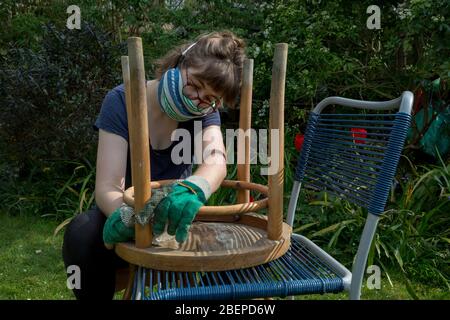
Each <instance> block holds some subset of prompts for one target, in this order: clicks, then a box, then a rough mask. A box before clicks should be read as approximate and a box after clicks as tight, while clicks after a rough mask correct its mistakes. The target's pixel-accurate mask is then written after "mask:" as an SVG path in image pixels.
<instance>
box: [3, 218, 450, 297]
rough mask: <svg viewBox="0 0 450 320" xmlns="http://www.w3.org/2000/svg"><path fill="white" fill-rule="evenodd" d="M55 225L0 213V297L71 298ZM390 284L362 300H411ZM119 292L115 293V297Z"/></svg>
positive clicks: (397, 278)
mask: <svg viewBox="0 0 450 320" xmlns="http://www.w3.org/2000/svg"><path fill="white" fill-rule="evenodd" d="M57 225H58V223H57V222H55V221H54V220H51V219H50V220H49V219H45V218H37V217H29V216H17V217H11V216H8V215H5V214H0V299H23V300H26V299H32V300H35V299H55V300H59V299H73V298H74V297H73V295H72V293H71V291H70V290H69V289H67V287H66V273H65V269H64V264H63V261H62V257H61V246H62V238H63V232H60V233H59V234H58V235H57V236H56V237H54V236H53V232H54V230H55V228H56V226H57ZM389 274H390V276H391V280H392V283H393V286H391V285H390V284H389V281H388V279H387V278H386V276H385V274H384V273H382V278H381V289H379V290H368V289H366V288H364V289H363V295H362V298H363V299H376V300H379V299H411V296H410V295H409V294H408V291H407V289H406V285H405V282H404V280H403V278H402V276H401V274H400V273H399V272H398V271H395V270H393V271H390V272H389ZM410 281H411V282H412V285H413V289H414V291H415V292H416V294H417V295H418V297H419V298H421V299H450V294H449V293H448V292H447V291H446V290H443V289H439V288H433V287H430V286H427V285H425V284H420V283H414V280H413V279H410ZM118 297H119V295H116V298H118ZM296 298H297V299H347V295H346V294H330V295H307V296H299V297H296Z"/></svg>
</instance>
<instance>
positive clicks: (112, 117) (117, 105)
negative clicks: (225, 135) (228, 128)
mask: <svg viewBox="0 0 450 320" xmlns="http://www.w3.org/2000/svg"><path fill="white" fill-rule="evenodd" d="M126 110H127V109H126V104H125V89H124V85H123V84H121V85H119V86H117V87H115V88H114V89H112V90H111V91H109V92H108V94H107V95H106V97H105V99H104V100H103V104H102V107H101V109H100V114H99V115H98V118H97V120H96V121H95V124H94V129H95V130H97V131H98V130H99V129H102V130H105V131H107V132H110V133H114V134H117V135H119V136H121V137H123V138H124V139H125V140H126V141H127V142H129V138H128V118H127V111H126ZM194 121H201V122H202V128H206V127H208V126H211V125H218V126H220V124H221V121H220V114H219V112H218V111H216V112H213V113H211V114H208V115H206V116H204V117H202V118H198V119H193V120H189V121H186V122H179V123H178V129H186V130H188V131H189V133H190V137H191V148H190V149H191V155H190V159H191V161H190V163H181V164H175V163H173V161H172V158H171V152H172V149H173V148H174V147H175V146H176V145H177V144H179V143H181V142H182V139H180V141H173V142H172V144H171V145H170V147H168V148H167V149H162V150H154V149H153V148H152V147H151V145H150V170H151V176H150V177H151V179H152V180H153V181H157V180H164V179H184V178H187V177H188V176H190V175H191V174H192V162H193V161H192V160H193V153H194ZM150 130H151V129H150ZM130 162H131V161H130V147H129V144H128V156H127V171H126V178H125V188H128V187H130V186H131V163H130Z"/></svg>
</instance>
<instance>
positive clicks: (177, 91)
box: [158, 68, 209, 122]
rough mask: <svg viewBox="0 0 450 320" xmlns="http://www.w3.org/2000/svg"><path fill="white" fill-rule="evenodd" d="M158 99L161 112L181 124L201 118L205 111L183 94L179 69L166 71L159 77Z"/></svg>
mask: <svg viewBox="0 0 450 320" xmlns="http://www.w3.org/2000/svg"><path fill="white" fill-rule="evenodd" d="M158 99H159V104H160V106H161V109H162V111H163V112H164V113H165V114H166V115H167V116H169V118H171V119H173V120H176V121H179V122H183V121H189V120H191V119H195V118H201V117H203V116H204V115H205V113H207V112H208V111H209V110H207V109H209V108H207V109H206V110H205V109H203V108H200V107H197V106H196V105H195V104H194V102H192V100H191V99H189V98H187V97H185V96H184V94H183V81H182V77H181V73H180V69H178V68H172V69H169V70H167V71H166V72H165V73H164V75H163V76H162V77H161V80H160V81H159V85H158Z"/></svg>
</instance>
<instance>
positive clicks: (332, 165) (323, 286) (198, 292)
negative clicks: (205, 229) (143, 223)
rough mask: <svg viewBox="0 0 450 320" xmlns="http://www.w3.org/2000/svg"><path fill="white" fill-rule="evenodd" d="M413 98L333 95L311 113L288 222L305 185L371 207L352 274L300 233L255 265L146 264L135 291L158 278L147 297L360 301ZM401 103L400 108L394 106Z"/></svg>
mask: <svg viewBox="0 0 450 320" xmlns="http://www.w3.org/2000/svg"><path fill="white" fill-rule="evenodd" d="M412 103H413V95H412V93H411V92H404V93H403V94H402V95H401V97H399V98H397V99H395V100H391V101H386V102H369V101H358V100H352V99H345V98H341V97H329V98H326V99H324V100H323V101H322V102H320V103H319V104H318V105H317V107H316V108H314V110H313V111H312V112H311V115H310V118H309V121H308V126H307V130H306V134H305V140H304V144H303V147H302V151H301V154H300V157H299V160H298V165H297V168H296V175H295V182H294V186H293V190H292V193H291V198H290V203H289V209H288V216H287V222H288V224H290V225H292V224H293V221H294V216H295V212H296V208H297V200H298V196H299V193H300V189H301V186H304V187H311V188H312V189H313V190H314V191H323V190H327V191H329V192H332V193H334V194H336V195H338V196H339V197H341V198H344V199H346V200H348V201H350V202H352V203H354V204H356V205H358V206H361V207H363V208H366V209H367V211H368V216H367V220H366V224H365V227H364V230H363V233H362V236H361V240H360V244H359V248H358V251H357V254H356V258H355V262H354V264H353V272H350V271H349V270H348V269H347V268H346V267H345V266H343V265H342V264H341V263H339V262H338V261H337V260H335V259H334V258H333V257H331V256H330V255H329V254H327V253H326V252H325V251H324V250H322V249H321V248H319V247H318V246H317V245H316V244H314V243H313V242H312V241H310V240H308V239H307V238H305V237H304V236H302V235H299V234H293V235H292V238H291V247H290V249H289V250H288V251H287V253H286V254H284V255H283V256H282V257H280V258H278V259H276V260H274V261H271V262H269V263H266V264H263V265H259V266H255V267H251V268H244V269H238V270H232V271H224V272H160V271H157V270H152V269H145V268H141V269H140V270H139V275H138V276H137V277H136V278H135V283H134V289H133V297H135V296H136V292H137V291H139V292H141V293H142V292H144V291H145V288H144V285H143V284H145V283H147V284H148V285H149V284H151V283H152V284H153V290H152V291H151V292H147V294H146V295H144V296H141V298H146V299H247V298H257V297H273V296H279V297H287V296H294V295H299V294H312V293H319V294H324V293H337V292H341V291H349V295H350V299H359V298H360V294H361V284H362V280H363V276H364V273H365V266H366V261H367V256H368V252H369V249H370V246H371V243H372V239H373V236H374V234H375V231H376V227H377V223H378V220H379V216H380V214H382V213H383V211H384V207H385V204H386V201H387V197H388V193H389V190H390V187H391V184H392V180H393V177H394V174H395V172H396V168H397V164H398V161H399V158H400V154H401V151H402V148H403V145H404V141H405V137H406V133H407V130H408V127H409V124H410V120H411V115H410V114H411V107H412ZM330 105H339V106H345V107H351V108H353V110H352V111H353V112H354V113H339V114H330V113H323V111H324V110H325V109H326V108H327V107H329V108H330ZM355 108H356V109H359V110H355ZM361 109H362V110H363V112H364V113H361ZM394 109H395V110H396V111H397V112H394V113H388V112H387V111H390V110H394ZM355 111H358V112H355ZM380 112H381V113H380ZM354 129H360V130H354ZM362 130H364V131H362ZM139 286H141V288H138V287H139Z"/></svg>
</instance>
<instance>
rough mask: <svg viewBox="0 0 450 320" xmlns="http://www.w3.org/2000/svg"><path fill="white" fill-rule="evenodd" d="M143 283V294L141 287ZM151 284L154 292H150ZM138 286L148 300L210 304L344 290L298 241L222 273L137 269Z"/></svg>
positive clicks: (336, 277) (340, 280) (324, 264)
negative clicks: (268, 258) (251, 263)
mask: <svg viewBox="0 0 450 320" xmlns="http://www.w3.org/2000/svg"><path fill="white" fill-rule="evenodd" d="M144 283H145V287H146V288H145V291H143V288H142V286H143V285H144ZM150 283H153V290H152V292H149V291H150V290H149V287H150ZM137 286H141V288H140V289H141V290H142V291H141V292H144V295H142V296H141V299H151V300H184V299H187V300H194V299H199V300H213V299H224V300H228V299H246V298H255V297H260V298H262V297H272V296H279V297H286V296H292V295H299V294H308V293H331V292H333V293H337V292H341V291H343V290H344V282H343V277H342V276H340V275H338V274H337V272H336V271H335V270H333V269H332V267H331V266H330V265H329V264H328V263H327V262H325V261H323V260H321V258H320V257H318V256H317V255H316V254H315V253H314V252H313V250H311V248H308V244H305V243H302V241H301V238H300V237H293V239H292V244H291V248H290V249H289V251H288V252H287V253H286V254H285V255H284V256H282V257H281V258H279V259H276V260H274V261H271V262H269V263H266V264H264V265H259V266H256V267H251V268H245V269H240V270H232V271H223V272H203V273H202V272H172V271H158V270H153V269H147V268H139V270H138V275H137V277H136V278H135V283H134V288H133V297H132V298H133V299H136V298H138V297H137V293H138V292H139V290H137V289H138V288H137Z"/></svg>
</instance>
